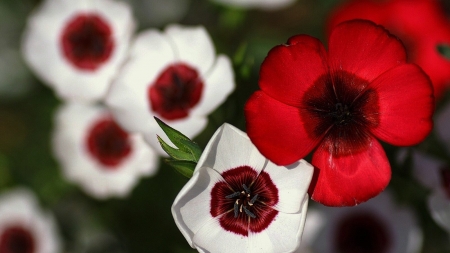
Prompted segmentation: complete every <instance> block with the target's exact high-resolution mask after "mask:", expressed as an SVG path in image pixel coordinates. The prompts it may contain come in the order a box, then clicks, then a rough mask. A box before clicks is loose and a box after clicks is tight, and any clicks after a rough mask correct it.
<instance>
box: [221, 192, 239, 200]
mask: <svg viewBox="0 0 450 253" xmlns="http://www.w3.org/2000/svg"><path fill="white" fill-rule="evenodd" d="M239 195H241V193H240V192H235V193H232V194H230V195H227V196H225V198H226V199H232V198H235V197H237V196H239Z"/></svg>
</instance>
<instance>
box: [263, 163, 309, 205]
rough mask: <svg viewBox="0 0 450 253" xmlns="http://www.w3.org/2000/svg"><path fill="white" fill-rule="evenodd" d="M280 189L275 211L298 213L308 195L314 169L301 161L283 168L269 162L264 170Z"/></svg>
mask: <svg viewBox="0 0 450 253" xmlns="http://www.w3.org/2000/svg"><path fill="white" fill-rule="evenodd" d="M264 171H265V172H267V173H268V174H269V175H270V178H271V179H272V181H273V183H274V184H275V185H276V186H277V188H278V198H279V200H278V203H277V204H276V205H275V209H277V210H279V211H281V212H285V213H297V212H299V211H300V210H301V208H302V206H301V205H302V202H303V198H304V196H305V195H307V191H308V187H309V184H310V182H311V178H312V175H313V172H314V167H313V166H312V165H311V164H309V163H308V162H306V161H305V160H300V161H298V162H296V163H293V164H291V165H288V166H285V167H281V166H277V165H275V164H273V163H272V162H270V161H269V163H268V164H267V166H266V167H265V169H264Z"/></svg>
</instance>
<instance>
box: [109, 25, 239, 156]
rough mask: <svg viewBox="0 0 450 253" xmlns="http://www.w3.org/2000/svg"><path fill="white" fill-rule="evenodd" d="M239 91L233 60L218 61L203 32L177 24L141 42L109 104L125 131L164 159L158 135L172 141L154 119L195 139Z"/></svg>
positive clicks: (113, 88)
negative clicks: (141, 136) (139, 137)
mask: <svg viewBox="0 0 450 253" xmlns="http://www.w3.org/2000/svg"><path fill="white" fill-rule="evenodd" d="M234 86H235V84H234V75H233V70H232V67H231V62H230V60H229V59H228V57H226V56H224V55H219V56H218V57H217V58H216V55H215V50H214V46H213V43H212V41H211V38H210V37H209V35H208V34H207V32H206V30H205V29H204V28H203V27H182V26H178V25H171V26H169V27H167V29H166V30H165V32H163V33H161V32H159V31H157V30H147V31H144V32H142V33H141V34H140V35H139V36H138V37H137V39H136V41H135V42H134V45H133V46H132V48H131V54H130V57H129V60H128V62H127V63H126V64H125V65H124V67H123V68H122V69H121V71H120V73H119V74H118V76H117V79H115V81H114V82H113V84H112V86H111V89H110V92H109V93H108V95H107V97H106V104H107V105H108V106H109V107H110V108H111V109H112V112H113V114H114V116H115V117H116V118H117V120H118V123H119V124H120V125H121V126H123V127H124V128H125V129H127V130H128V131H130V132H139V133H142V134H144V138H145V139H146V141H147V142H148V143H149V144H150V145H151V146H152V147H153V148H155V150H157V151H158V152H159V153H160V154H162V155H164V154H165V153H164V152H163V150H162V149H161V147H160V145H159V143H158V141H157V138H156V134H158V135H160V136H161V137H162V138H163V139H164V140H165V141H166V142H168V143H170V141H169V140H168V138H166V136H165V134H164V133H163V131H162V130H161V128H160V127H159V126H158V124H157V123H156V121H155V120H154V119H153V116H157V117H159V118H160V119H161V120H163V121H165V122H166V123H167V124H169V125H170V126H171V127H173V128H175V129H177V130H178V131H180V132H182V133H183V134H185V135H186V136H187V137H189V138H193V137H195V136H196V135H197V134H198V133H200V132H201V131H202V130H203V129H204V127H205V126H206V123H207V115H208V114H209V113H211V112H212V111H213V110H214V109H215V108H217V107H218V106H219V105H220V104H221V103H222V102H224V101H225V99H226V98H227V96H228V95H229V94H230V93H231V92H232V91H233V90H234Z"/></svg>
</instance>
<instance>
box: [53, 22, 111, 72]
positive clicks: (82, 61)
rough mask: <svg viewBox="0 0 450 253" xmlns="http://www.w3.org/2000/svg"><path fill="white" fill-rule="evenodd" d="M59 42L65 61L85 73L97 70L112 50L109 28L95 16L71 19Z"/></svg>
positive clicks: (106, 23)
mask: <svg viewBox="0 0 450 253" xmlns="http://www.w3.org/2000/svg"><path fill="white" fill-rule="evenodd" d="M60 40H61V47H62V53H63V55H64V57H65V58H66V60H67V61H69V62H70V63H71V64H72V65H74V66H75V67H77V68H79V69H81V70H85V71H95V70H97V69H98V68H99V67H100V66H101V65H103V64H104V63H106V62H107V61H108V59H109V58H110V57H111V55H112V53H113V50H114V40H113V37H112V30H111V27H110V25H109V24H108V22H107V21H105V20H104V19H103V18H102V17H101V16H99V15H97V14H79V15H76V16H75V17H73V18H72V19H71V20H69V21H68V22H67V24H66V25H65V27H64V28H63V30H62V34H61V39H60Z"/></svg>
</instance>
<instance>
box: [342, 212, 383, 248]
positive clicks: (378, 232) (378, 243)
mask: <svg viewBox="0 0 450 253" xmlns="http://www.w3.org/2000/svg"><path fill="white" fill-rule="evenodd" d="M335 232H336V234H335V237H334V245H335V246H336V250H337V252H339V253H386V252H390V248H391V243H392V242H391V238H392V237H391V234H390V231H389V230H388V228H387V227H386V224H385V222H384V221H383V220H381V219H379V218H378V217H377V216H375V215H373V214H371V213H357V214H350V215H347V216H346V217H344V219H342V220H341V221H340V223H339V224H338V226H337V229H336V231H335Z"/></svg>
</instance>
